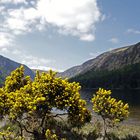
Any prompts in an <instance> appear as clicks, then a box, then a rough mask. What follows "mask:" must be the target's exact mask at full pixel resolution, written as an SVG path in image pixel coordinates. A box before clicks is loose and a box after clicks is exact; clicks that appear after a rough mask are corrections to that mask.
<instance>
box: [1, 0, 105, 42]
mask: <svg viewBox="0 0 140 140" xmlns="http://www.w3.org/2000/svg"><path fill="white" fill-rule="evenodd" d="M1 3H5V4H7V3H8V4H19V3H20V4H22V5H21V6H18V7H17V6H15V7H12V9H11V8H9V9H6V10H5V11H4V14H5V15H4V16H3V18H4V19H3V20H2V21H1V22H2V23H1V26H2V28H3V29H7V30H9V31H12V32H13V33H14V34H15V35H19V34H25V33H28V32H31V31H33V30H36V29H37V30H39V31H42V30H46V29H47V28H46V27H47V26H48V25H51V26H52V27H55V29H56V30H57V31H58V32H59V33H60V34H64V35H72V36H77V37H79V38H80V39H81V40H85V41H93V40H94V39H95V35H94V32H95V29H96V26H95V25H96V23H97V22H99V21H102V20H104V18H105V16H102V15H101V13H100V10H99V8H98V5H97V1H96V0H59V1H58V0H38V1H26V0H1ZM23 4H26V6H25V5H23ZM31 5H32V6H33V7H31ZM0 10H1V11H3V10H4V9H3V7H2V8H0Z"/></svg>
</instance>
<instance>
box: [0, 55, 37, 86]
mask: <svg viewBox="0 0 140 140" xmlns="http://www.w3.org/2000/svg"><path fill="white" fill-rule="evenodd" d="M20 65H21V64H20V63H17V62H15V61H12V60H10V59H8V58H6V57H3V56H1V55H0V85H2V84H3V82H4V80H5V78H6V76H8V75H9V74H10V73H11V71H13V70H15V69H16V68H17V67H20ZM24 68H25V75H30V76H31V78H32V79H33V78H34V76H35V74H34V72H33V71H32V70H31V69H30V68H28V67H27V66H26V65H24Z"/></svg>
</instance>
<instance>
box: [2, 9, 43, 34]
mask: <svg viewBox="0 0 140 140" xmlns="http://www.w3.org/2000/svg"><path fill="white" fill-rule="evenodd" d="M38 18H39V14H38V12H37V10H35V8H27V9H25V8H19V9H9V10H8V12H7V17H6V18H5V21H4V25H3V28H7V29H9V30H10V31H12V32H13V33H14V34H16V35H18V34H25V33H27V32H31V31H32V30H33V27H35V26H36V24H40V23H38V20H37V19H38Z"/></svg>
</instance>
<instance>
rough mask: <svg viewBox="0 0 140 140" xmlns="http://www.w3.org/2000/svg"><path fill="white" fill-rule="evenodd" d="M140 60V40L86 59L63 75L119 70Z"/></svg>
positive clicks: (70, 75) (72, 75)
mask: <svg viewBox="0 0 140 140" xmlns="http://www.w3.org/2000/svg"><path fill="white" fill-rule="evenodd" d="M139 62H140V42H139V43H137V44H134V45H131V46H126V47H122V48H118V49H115V50H112V51H108V52H105V53H103V54H101V55H99V56H97V57H96V58H94V59H91V60H89V61H86V62H85V63H83V64H82V65H79V66H75V67H73V68H70V69H68V70H66V71H64V72H63V73H61V76H63V77H69V78H71V77H74V76H76V75H79V74H83V73H85V72H88V71H90V70H92V71H100V70H108V71H112V70H117V69H120V68H123V67H124V66H127V65H132V64H136V63H139Z"/></svg>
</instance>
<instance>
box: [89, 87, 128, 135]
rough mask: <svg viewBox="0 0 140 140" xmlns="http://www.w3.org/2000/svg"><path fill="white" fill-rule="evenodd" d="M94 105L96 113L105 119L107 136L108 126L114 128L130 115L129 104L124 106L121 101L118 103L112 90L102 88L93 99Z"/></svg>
mask: <svg viewBox="0 0 140 140" xmlns="http://www.w3.org/2000/svg"><path fill="white" fill-rule="evenodd" d="M92 103H93V110H94V112H96V113H97V114H98V115H100V116H101V117H102V119H103V122H104V130H105V135H106V130H107V127H108V126H111V127H113V126H114V125H115V124H116V123H119V122H121V121H123V120H124V119H126V118H127V117H128V115H129V110H128V109H129V106H128V104H124V103H123V102H122V101H121V100H119V101H116V99H114V98H112V97H111V91H110V90H104V89H101V88H100V89H99V90H98V91H97V92H96V94H95V95H94V97H93V98H92Z"/></svg>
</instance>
